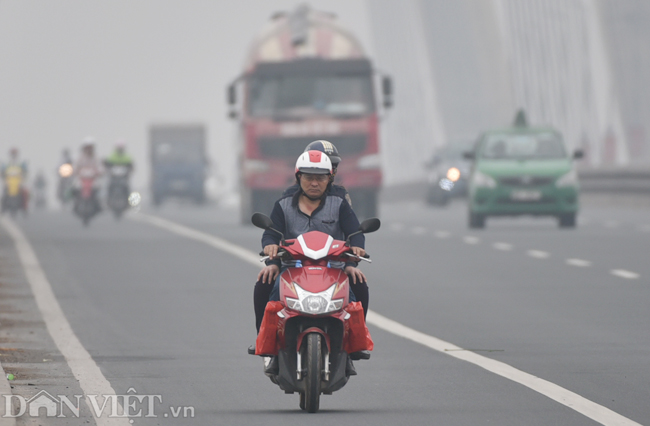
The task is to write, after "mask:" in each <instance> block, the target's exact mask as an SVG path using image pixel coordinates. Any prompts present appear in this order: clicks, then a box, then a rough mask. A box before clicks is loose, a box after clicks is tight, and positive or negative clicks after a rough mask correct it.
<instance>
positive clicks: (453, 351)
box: [132, 213, 641, 426]
mask: <svg viewBox="0 0 650 426" xmlns="http://www.w3.org/2000/svg"><path fill="white" fill-rule="evenodd" d="M132 218H134V219H136V220H140V221H142V222H147V223H149V224H151V225H155V226H158V227H160V228H163V229H166V230H167V231H170V232H173V233H176V234H177V235H181V236H184V237H187V238H191V239H194V240H195V241H200V242H203V243H205V244H208V245H210V246H212V247H215V248H217V249H219V250H222V251H224V252H226V253H230V254H232V255H234V256H237V257H239V258H240V259H242V260H245V261H247V262H248V263H250V264H252V265H255V266H257V267H259V266H260V262H259V256H257V255H256V254H255V253H253V252H252V251H249V250H246V249H244V248H243V247H239V246H236V245H235V244H233V243H230V242H227V241H225V240H223V239H221V238H218V237H215V236H212V235H210V234H204V233H202V232H200V231H197V230H194V229H192V228H188V227H186V226H183V225H179V224H177V223H175V222H171V221H169V220H166V219H162V218H159V217H156V216H151V215H146V214H144V213H139V214H138V215H136V216H132ZM224 243H225V244H224ZM367 322H368V324H371V325H374V326H375V327H378V328H381V329H382V330H384V331H387V332H389V333H391V334H394V335H396V336H398V337H402V338H405V339H408V340H411V341H413V342H416V343H418V344H420V345H423V346H426V347H428V348H430V349H433V350H435V351H438V352H441V353H443V354H445V355H449V356H451V357H454V358H457V359H459V360H463V361H466V362H469V363H471V364H474V365H476V366H479V367H481V368H483V369H485V370H487V371H490V372H492V373H494V374H497V375H499V376H501V377H504V378H506V379H509V380H512V381H513V382H516V383H519V384H521V385H524V386H526V387H528V388H530V389H532V390H534V391H536V392H538V393H540V394H542V395H544V396H546V397H548V398H550V399H552V400H554V401H556V402H558V403H560V404H562V405H564V406H566V407H568V408H571V409H572V410H575V411H576V412H578V413H580V414H582V415H584V416H586V417H588V418H590V419H592V420H594V421H596V422H598V423H600V424H602V425H605V426H641V425H640V424H639V423H636V422H634V421H633V420H630V419H628V418H627V417H624V416H622V415H620V414H618V413H616V412H614V411H612V410H610V409H609V408H607V407H604V406H602V405H598V404H596V403H595V402H592V401H590V400H588V399H586V398H584V397H582V396H580V395H578V394H576V393H574V392H571V391H569V390H567V389H564V388H562V387H561V386H558V385H556V384H554V383H551V382H549V381H546V380H544V379H541V378H539V377H536V376H533V375H532V374H528V373H526V372H524V371H521V370H518V369H516V368H514V367H512V366H510V365H508V364H505V363H503V362H500V361H496V360H493V359H491V358H487V357H484V356H482V355H479V354H477V353H475V352H472V351H468V350H463V348H460V347H458V346H456V345H454V344H452V343H448V342H445V341H444V340H440V339H438V338H436V337H433V336H430V335H428V334H424V333H421V332H419V331H417V330H414V329H412V328H409V327H407V326H405V325H402V324H400V323H398V322H396V321H393V320H391V319H389V318H386V317H384V316H382V315H380V314H378V313H376V312H374V311H370V310H369V311H368V318H367Z"/></svg>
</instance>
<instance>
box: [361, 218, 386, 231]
mask: <svg viewBox="0 0 650 426" xmlns="http://www.w3.org/2000/svg"><path fill="white" fill-rule="evenodd" d="M380 226H381V221H380V220H379V219H377V218H376V217H371V218H370V219H366V220H364V221H363V222H362V223H361V225H359V231H361V232H363V233H364V234H369V233H370V232H375V231H376V230H378V229H379V227H380Z"/></svg>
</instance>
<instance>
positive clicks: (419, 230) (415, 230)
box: [411, 226, 427, 235]
mask: <svg viewBox="0 0 650 426" xmlns="http://www.w3.org/2000/svg"><path fill="white" fill-rule="evenodd" d="M411 232H412V233H413V234H414V235H424V234H426V233H427V228H424V227H422V226H416V227H415V228H411Z"/></svg>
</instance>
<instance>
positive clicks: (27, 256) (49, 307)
mask: <svg viewBox="0 0 650 426" xmlns="http://www.w3.org/2000/svg"><path fill="white" fill-rule="evenodd" d="M0 221H1V223H2V225H3V226H4V228H5V229H6V230H7V232H8V233H9V235H10V236H11V238H12V239H13V240H14V244H15V245H16V251H17V252H18V257H19V258H20V262H21V263H22V265H23V269H24V270H25V276H26V277H27V282H29V285H30V287H31V288H32V293H34V298H35V299H36V305H37V306H38V309H39V311H40V312H41V315H42V317H43V321H44V322H45V325H46V326H47V331H48V332H49V333H50V336H52V340H54V343H55V344H56V346H57V347H58V348H59V351H60V352H61V354H62V355H63V356H64V358H65V360H66V362H67V363H68V366H70V370H72V374H73V375H74V376H75V378H76V379H77V380H78V381H79V386H80V387H81V390H82V391H83V392H84V395H85V397H86V398H85V401H86V403H87V404H88V407H89V409H90V412H91V413H92V414H93V417H94V416H95V411H94V410H93V409H92V405H91V402H90V399H89V398H88V395H100V396H99V397H98V398H97V401H99V404H100V405H99V406H100V407H101V404H103V401H104V398H103V397H102V396H103V395H115V391H114V390H113V388H112V387H111V384H110V383H109V381H108V380H106V377H104V375H103V374H102V372H101V370H100V369H99V367H98V366H97V364H96V363H95V361H94V360H93V358H92V357H91V356H90V354H89V353H88V351H87V350H86V348H84V347H83V345H82V344H81V342H80V341H79V338H77V336H76V334H74V331H73V330H72V327H71V326H70V323H69V322H68V320H67V318H66V317H65V314H64V313H63V310H62V309H61V306H60V305H59V302H58V301H57V299H56V296H55V295H54V291H53V290H52V286H51V285H50V282H49V281H48V280H47V277H46V276H45V272H44V271H43V269H42V268H41V265H40V263H39V261H38V258H37V257H36V253H35V252H34V250H33V249H32V246H31V244H30V243H29V241H28V240H27V238H26V237H25V236H24V235H23V233H22V231H21V230H20V229H19V228H18V227H17V226H16V225H15V224H14V223H13V221H11V219H8V218H4V217H3V218H1V219H0ZM113 400H117V398H115V399H113ZM119 412H120V413H121V412H122V410H121V408H120V409H119ZM110 414H111V413H110V412H109V410H104V412H103V414H102V417H100V418H97V417H95V420H96V422H97V425H98V426H104V425H107V426H108V425H120V426H121V425H130V424H131V423H129V420H128V419H127V418H117V417H108V415H110ZM115 414H117V413H115Z"/></svg>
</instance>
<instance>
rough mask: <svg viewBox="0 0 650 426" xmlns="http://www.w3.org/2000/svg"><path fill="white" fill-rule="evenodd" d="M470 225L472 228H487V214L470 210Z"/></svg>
mask: <svg viewBox="0 0 650 426" xmlns="http://www.w3.org/2000/svg"><path fill="white" fill-rule="evenodd" d="M469 227H470V228H472V229H480V228H485V215H482V214H480V213H472V212H470V213H469Z"/></svg>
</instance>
